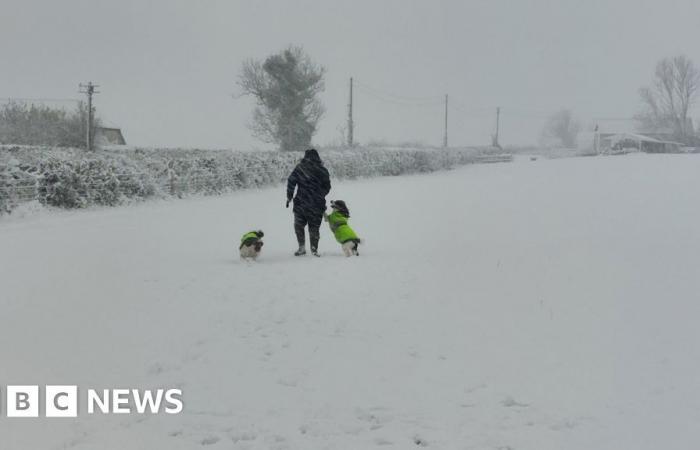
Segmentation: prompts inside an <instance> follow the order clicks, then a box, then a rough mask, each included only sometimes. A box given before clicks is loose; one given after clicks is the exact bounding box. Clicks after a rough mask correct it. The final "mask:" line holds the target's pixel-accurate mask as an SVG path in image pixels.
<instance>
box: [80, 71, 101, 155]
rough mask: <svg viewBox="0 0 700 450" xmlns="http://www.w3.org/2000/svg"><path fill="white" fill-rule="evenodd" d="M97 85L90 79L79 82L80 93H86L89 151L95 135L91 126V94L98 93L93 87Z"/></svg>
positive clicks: (92, 118)
mask: <svg viewBox="0 0 700 450" xmlns="http://www.w3.org/2000/svg"><path fill="white" fill-rule="evenodd" d="M96 87H99V86H98V85H97V84H92V81H88V83H87V84H82V83H80V93H81V94H86V95H87V136H86V138H87V142H86V144H87V150H88V151H91V150H92V149H93V145H94V143H95V136H94V133H93V131H94V126H93V121H94V117H93V113H94V111H93V109H92V96H93V95H94V94H99V93H100V92H99V91H96V90H95V88H96Z"/></svg>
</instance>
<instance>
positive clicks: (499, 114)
mask: <svg viewBox="0 0 700 450" xmlns="http://www.w3.org/2000/svg"><path fill="white" fill-rule="evenodd" d="M500 125H501V107H500V106H497V107H496V138H495V140H494V144H495V145H494V147H500V146H501V145H500V144H499V143H498V133H499V131H500Z"/></svg>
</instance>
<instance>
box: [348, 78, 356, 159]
mask: <svg viewBox="0 0 700 450" xmlns="http://www.w3.org/2000/svg"><path fill="white" fill-rule="evenodd" d="M354 126H355V124H354V123H353V121H352V77H350V102H349V103H348V147H352V146H353V145H354V142H353V138H354V136H353V133H354V129H353V128H354Z"/></svg>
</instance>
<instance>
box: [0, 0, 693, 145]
mask: <svg viewBox="0 0 700 450" xmlns="http://www.w3.org/2000/svg"><path fill="white" fill-rule="evenodd" d="M0 5H1V9H0V11H1V13H0V55H1V56H2V58H1V59H0V97H15V98H17V97H20V98H25V97H29V98H35V97H40V98H66V97H67V98H78V97H79V94H77V90H78V86H77V85H78V83H79V82H82V81H87V80H92V81H94V82H96V83H98V84H99V85H100V90H101V93H100V94H98V95H97V97H96V100H95V104H96V107H97V109H98V112H99V115H100V116H102V117H103V118H104V119H105V120H106V122H107V124H110V125H114V126H119V127H121V128H122V129H123V131H124V134H125V137H126V139H127V141H128V143H129V144H133V145H148V146H180V147H193V146H198V147H214V148H237V149H242V150H247V149H252V148H266V146H265V145H264V144H261V143H259V142H257V141H256V140H255V139H254V138H253V137H252V136H251V133H250V131H249V130H248V128H247V123H248V122H249V120H250V113H251V109H252V103H251V100H250V99H248V98H242V99H234V97H233V96H232V95H233V94H236V92H237V91H238V89H237V86H236V78H237V75H238V72H239V70H240V66H241V62H242V61H243V60H244V59H246V58H250V57H254V58H264V57H265V56H267V55H269V54H270V53H272V52H276V51H279V50H281V49H282V48H284V47H286V46H288V45H289V44H296V45H302V46H303V47H304V48H305V49H306V50H307V51H308V53H309V54H310V55H311V56H312V58H313V59H314V60H315V61H316V62H318V63H320V64H322V65H324V66H325V67H326V68H327V70H328V73H327V77H326V91H325V93H324V94H323V102H324V104H325V105H326V108H327V113H326V115H325V117H324V118H323V120H322V121H321V123H320V129H319V132H318V134H317V136H316V138H315V142H316V143H317V144H327V143H331V142H333V141H338V140H339V139H340V127H342V126H344V123H345V119H346V114H347V112H346V111H347V110H346V107H347V97H348V92H347V89H348V88H347V85H348V78H349V77H350V76H354V77H355V79H356V80H357V82H358V87H357V90H356V96H355V121H356V125H357V129H356V137H357V140H358V141H360V142H367V141H369V140H373V139H385V140H389V141H412V140H413V141H415V140H419V141H424V142H426V143H431V144H432V143H434V144H438V143H440V142H441V140H442V132H443V131H442V127H443V125H442V124H443V107H442V106H441V104H440V101H441V98H442V96H444V94H445V93H449V95H450V102H451V104H452V105H454V108H451V109H450V119H449V128H450V143H451V144H454V145H461V144H484V143H487V142H488V141H489V136H490V134H491V133H492V132H493V127H494V121H495V119H494V116H495V112H494V109H495V107H496V106H497V105H500V106H501V107H502V108H503V115H502V123H501V132H502V133H501V141H502V143H505V144H518V143H531V142H535V141H536V140H537V138H538V136H539V133H540V129H541V126H542V121H543V117H546V115H547V114H549V113H551V112H552V111H555V110H557V109H559V108H562V107H568V108H571V109H572V110H573V111H574V112H575V113H576V114H577V115H579V117H580V118H581V119H582V121H583V122H584V123H589V122H590V121H591V119H592V118H595V117H605V118H608V117H610V118H624V117H630V116H632V115H633V114H634V113H635V112H636V111H637V110H638V109H639V108H640V104H639V99H638V94H637V90H638V88H639V87H640V86H642V85H644V84H647V83H648V82H649V80H650V77H651V74H652V71H653V68H654V65H655V63H656V61H657V60H658V59H660V58H662V57H664V56H671V55H676V54H681V53H682V54H686V55H687V56H688V57H690V58H691V59H693V60H694V61H695V62H696V63H698V64H700V25H699V24H700V1H698V0H685V1H680V0H678V1H673V0H671V1H664V0H657V1H640V0H625V1H622V0H619V1H615V0H608V1H590V0H589V1H573V0H571V1H569V0H559V1H544V0H540V1H498V0H485V1H447V0H445V1H436V0H433V1H427V0H426V1H381V0H352V1H342V2H341V1H331V0H325V1H324V0H307V1H291V0H288V1H284V0H278V1H252V0H251V1H234V0H225V1H223V0H221V1H215V0H198V1H195V0H192V1H174V0H149V1H145V0H119V1H116V0H113V1H106V0H61V1H55V0H45V1H32V0H0ZM416 99H417V100H416ZM457 108H459V109H457ZM694 115H695V116H696V117H698V116H700V114H699V113H698V111H697V109H696V110H695V111H694Z"/></svg>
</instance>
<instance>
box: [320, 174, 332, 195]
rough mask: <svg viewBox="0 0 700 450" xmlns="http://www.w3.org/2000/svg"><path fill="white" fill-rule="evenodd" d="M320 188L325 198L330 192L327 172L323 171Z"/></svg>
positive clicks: (329, 179)
mask: <svg viewBox="0 0 700 450" xmlns="http://www.w3.org/2000/svg"><path fill="white" fill-rule="evenodd" d="M321 187H322V188H323V196H324V197H325V196H326V195H328V193H329V192H330V191H331V177H330V175H328V170H325V169H324V170H323V179H322V180H321Z"/></svg>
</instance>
